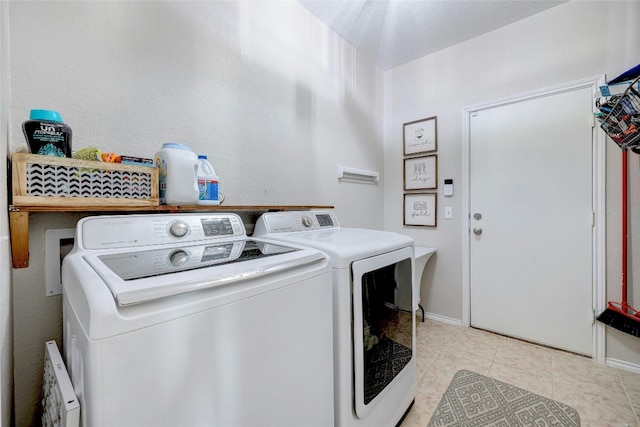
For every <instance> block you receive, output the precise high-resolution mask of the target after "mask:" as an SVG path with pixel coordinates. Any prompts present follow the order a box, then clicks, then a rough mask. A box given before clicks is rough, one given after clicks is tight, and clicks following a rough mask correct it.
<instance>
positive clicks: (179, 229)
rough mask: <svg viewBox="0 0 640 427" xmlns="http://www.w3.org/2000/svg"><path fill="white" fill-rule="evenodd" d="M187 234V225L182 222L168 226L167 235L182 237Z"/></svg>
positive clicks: (175, 222)
mask: <svg viewBox="0 0 640 427" xmlns="http://www.w3.org/2000/svg"><path fill="white" fill-rule="evenodd" d="M188 232H189V225H188V224H187V223H186V222H184V221H174V222H173V223H171V225H170V226H169V233H171V235H172V236H173V237H184V236H186V235H187V233H188Z"/></svg>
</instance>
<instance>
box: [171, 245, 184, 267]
mask: <svg viewBox="0 0 640 427" xmlns="http://www.w3.org/2000/svg"><path fill="white" fill-rule="evenodd" d="M187 261H189V254H188V253H186V252H185V251H183V250H182V249H180V250H177V251H175V252H173V253H172V254H171V255H169V263H170V264H171V265H173V266H174V267H179V266H181V265H182V264H184V263H185V262H187Z"/></svg>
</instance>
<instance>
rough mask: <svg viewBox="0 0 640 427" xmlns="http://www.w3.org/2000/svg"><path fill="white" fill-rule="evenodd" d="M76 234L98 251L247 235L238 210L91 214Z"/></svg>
mask: <svg viewBox="0 0 640 427" xmlns="http://www.w3.org/2000/svg"><path fill="white" fill-rule="evenodd" d="M76 233H77V235H76V245H80V247H81V248H82V249H94V250H95V249H107V248H110V249H111V248H131V247H137V246H147V245H162V244H166V243H175V242H198V241H224V240H229V239H238V238H241V237H246V230H245V228H244V224H243V223H242V220H241V219H240V217H239V216H238V215H236V214H234V213H210V214H179V215H174V214H169V215H117V216H103V217H101V216H96V217H88V218H83V219H81V220H80V221H79V223H78V228H77V231H76Z"/></svg>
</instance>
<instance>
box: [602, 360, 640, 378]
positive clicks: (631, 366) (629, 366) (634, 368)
mask: <svg viewBox="0 0 640 427" xmlns="http://www.w3.org/2000/svg"><path fill="white" fill-rule="evenodd" d="M604 363H605V365H607V366H613V367H614V368H620V369H624V370H626V371H631V372H637V373H639V374H640V365H637V364H635V363H629V362H625V361H624V360H618V359H612V358H610V357H605V359H604Z"/></svg>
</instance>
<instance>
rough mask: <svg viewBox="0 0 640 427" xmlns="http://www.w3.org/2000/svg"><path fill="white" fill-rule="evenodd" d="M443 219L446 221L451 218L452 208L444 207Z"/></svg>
mask: <svg viewBox="0 0 640 427" xmlns="http://www.w3.org/2000/svg"><path fill="white" fill-rule="evenodd" d="M444 217H445V218H447V219H451V218H453V207H452V206H445V207H444Z"/></svg>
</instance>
